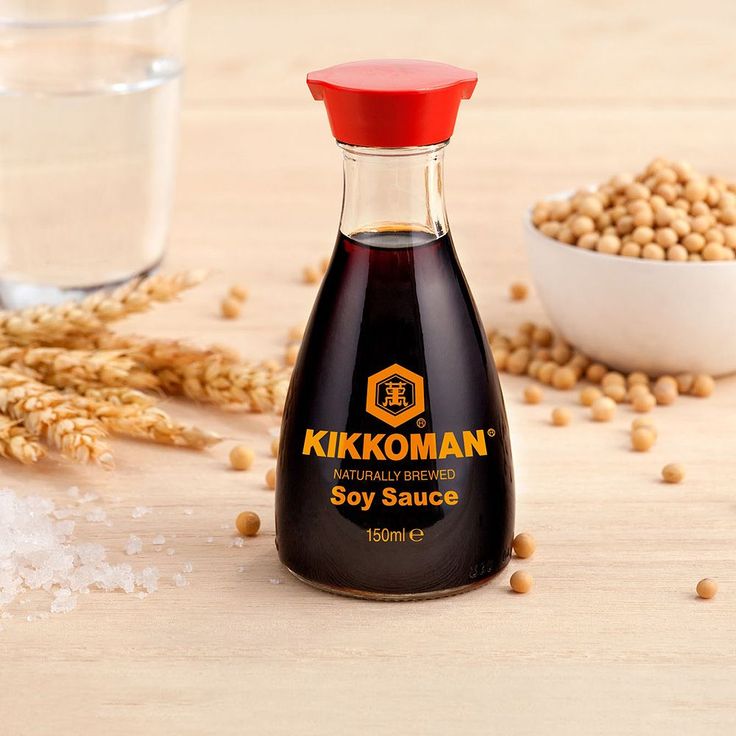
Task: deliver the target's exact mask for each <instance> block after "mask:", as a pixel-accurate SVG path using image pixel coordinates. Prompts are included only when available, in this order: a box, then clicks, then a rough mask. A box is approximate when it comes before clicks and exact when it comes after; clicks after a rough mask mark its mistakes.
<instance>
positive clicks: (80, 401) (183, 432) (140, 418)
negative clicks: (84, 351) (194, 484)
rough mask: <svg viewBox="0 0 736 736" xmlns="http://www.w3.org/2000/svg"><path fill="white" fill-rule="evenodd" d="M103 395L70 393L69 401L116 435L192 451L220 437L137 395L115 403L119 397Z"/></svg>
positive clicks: (216, 441)
mask: <svg viewBox="0 0 736 736" xmlns="http://www.w3.org/2000/svg"><path fill="white" fill-rule="evenodd" d="M103 395H104V394H103ZM103 395H99V394H98V395H95V394H94V392H89V393H88V394H87V395H86V396H78V395H73V396H71V397H70V400H71V401H72V403H73V404H74V406H76V407H77V408H78V409H80V410H82V411H84V412H85V413H86V414H87V416H89V417H90V418H94V419H97V420H98V421H100V422H102V424H104V425H105V426H106V427H107V428H108V429H110V431H112V432H116V433H118V434H124V435H127V436H129V437H136V438H138V439H146V440H152V441H153V442H158V443H160V444H165V445H175V446H177V447H190V448H192V449H195V450H203V449H204V448H206V447H210V446H212V445H214V444H217V443H218V442H220V439H221V438H220V437H218V436H217V435H216V434H213V433H212V432H205V431H204V430H201V429H199V428H198V427H191V426H188V425H185V424H181V423H179V422H177V421H175V420H174V419H172V418H171V417H170V416H169V415H168V414H167V413H166V412H165V411H163V410H162V409H159V408H158V407H157V406H152V405H151V404H145V403H143V402H142V401H139V400H138V397H131V396H128V397H127V398H126V399H123V400H122V401H118V402H116V401H115V398H121V397H113V396H111V395H110V394H108V398H110V399H112V400H105V399H104V398H102V396H103ZM131 399H133V400H131Z"/></svg>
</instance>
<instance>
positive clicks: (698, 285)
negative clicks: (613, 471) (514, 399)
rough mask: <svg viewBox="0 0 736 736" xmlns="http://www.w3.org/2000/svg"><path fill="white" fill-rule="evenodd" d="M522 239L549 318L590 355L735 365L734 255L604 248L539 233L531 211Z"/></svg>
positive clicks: (628, 363)
mask: <svg viewBox="0 0 736 736" xmlns="http://www.w3.org/2000/svg"><path fill="white" fill-rule="evenodd" d="M558 196H565V195H558ZM550 199H552V197H551V198H550ZM524 238H525V241H526V246H527V251H528V254H529V262H530V266H531V271H532V276H533V278H534V283H535V286H536V289H537V293H538V294H539V297H540V299H541V300H542V304H543V305H544V308H545V310H546V311H547V314H548V316H549V318H550V320H551V321H552V325H553V326H554V328H555V330H556V331H557V332H558V333H559V334H561V335H562V336H563V337H564V338H565V340H567V341H568V342H570V343H571V344H572V345H574V346H575V347H576V348H578V349H580V350H581V351H582V352H584V353H585V354H586V355H588V356H589V357H591V358H593V359H594V360H598V361H601V362H602V363H605V364H606V365H608V366H610V367H612V368H616V369H618V370H620V371H626V372H630V371H634V370H642V371H645V372H646V373H648V374H650V375H659V374H662V373H683V372H702V373H710V374H711V375H714V376H718V375H723V374H725V373H733V372H736V261H711V262H697V263H690V262H688V263H679V262H678V263H675V262H671V261H652V260H645V259H643V258H625V257H623V256H611V255H605V254H602V253H597V252H595V251H589V250H585V249H583V248H577V247H575V246H572V245H567V244H565V243H560V242H559V241H557V240H554V239H553V238H550V237H547V236H546V235H543V234H542V233H541V232H540V231H539V230H537V228H536V227H534V225H533V224H532V221H531V211H529V212H527V213H526V215H525V217H524Z"/></svg>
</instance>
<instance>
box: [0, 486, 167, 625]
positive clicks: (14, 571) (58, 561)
mask: <svg viewBox="0 0 736 736" xmlns="http://www.w3.org/2000/svg"><path fill="white" fill-rule="evenodd" d="M68 493H69V496H70V497H71V498H74V499H76V498H77V497H78V496H79V491H78V489H77V490H74V489H70V491H68ZM59 510H61V509H56V507H55V505H54V503H53V502H52V501H50V500H48V499H46V498H41V497H39V496H26V497H22V496H18V495H17V494H16V493H15V492H13V491H11V490H8V489H4V490H0V608H4V607H6V606H9V605H10V604H11V603H13V602H14V601H15V600H16V599H17V598H19V597H20V596H22V595H24V594H25V593H26V592H27V591H29V590H45V591H46V592H48V593H49V594H51V595H52V596H53V600H52V601H51V604H50V608H49V610H50V611H51V613H67V612H69V611H71V610H73V609H74V608H75V606H76V605H77V596H78V594H79V593H87V592H89V590H90V589H92V588H97V589H101V590H107V591H112V590H123V591H125V592H126V593H134V592H136V591H137V590H141V589H142V590H143V591H145V592H147V593H153V592H154V591H155V590H157V588H158V579H159V572H158V570H157V569H156V568H155V567H145V568H143V569H142V570H139V571H136V570H134V569H133V568H132V567H131V566H130V565H128V564H126V563H122V564H115V565H113V564H110V563H109V562H108V560H107V550H106V549H105V548H104V547H103V546H102V545H101V544H95V543H91V542H77V541H72V539H71V537H72V534H73V533H74V531H75V528H74V527H75V523H74V522H73V521H71V520H66V519H65V520H61V521H60V520H59V519H58V517H57V515H56V514H55V513H54V512H55V511H59ZM61 516H62V518H63V517H64V515H63V514H62V515H61ZM104 518H106V516H105V517H104ZM5 613H6V612H3V618H5V615H4V614H5Z"/></svg>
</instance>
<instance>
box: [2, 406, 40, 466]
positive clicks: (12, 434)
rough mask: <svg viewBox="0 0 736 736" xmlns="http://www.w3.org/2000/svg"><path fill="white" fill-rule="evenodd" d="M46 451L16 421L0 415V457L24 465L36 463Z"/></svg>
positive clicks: (35, 438) (33, 436) (36, 438)
mask: <svg viewBox="0 0 736 736" xmlns="http://www.w3.org/2000/svg"><path fill="white" fill-rule="evenodd" d="M45 454H46V450H45V449H44V447H43V445H42V444H41V443H40V442H39V441H38V437H36V436H35V435H33V434H31V433H30V432H29V431H28V430H27V429H26V428H25V427H23V426H22V425H20V424H19V423H18V421H16V420H13V419H11V418H10V417H8V416H5V415H0V456H2V457H5V458H8V459H10V460H18V461H19V462H21V463H23V464H24V465H30V464H31V463H35V462H38V461H39V460H40V459H41V458H42V457H43V456H44V455H45Z"/></svg>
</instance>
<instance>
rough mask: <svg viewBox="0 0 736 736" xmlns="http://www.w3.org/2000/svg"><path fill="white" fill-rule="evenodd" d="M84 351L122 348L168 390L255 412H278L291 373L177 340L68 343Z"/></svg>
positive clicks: (96, 338)
mask: <svg viewBox="0 0 736 736" xmlns="http://www.w3.org/2000/svg"><path fill="white" fill-rule="evenodd" d="M69 344H70V345H74V346H75V347H84V348H85V349H94V348H96V349H103V350H122V351H124V352H125V354H126V355H127V356H129V357H131V358H132V359H133V360H135V361H136V362H137V363H138V364H139V365H140V367H141V368H145V369H146V370H148V371H150V373H151V375H152V376H154V377H155V379H156V381H157V382H158V384H159V387H160V388H161V389H162V390H163V391H165V392H166V393H168V394H172V395H176V396H186V397H188V398H190V399H193V400H194V401H201V402H206V403H211V404H217V405H218V406H223V407H230V408H244V409H246V410H249V411H254V412H265V411H280V410H281V409H282V408H283V405H284V401H285V399H286V391H287V388H288V384H289V375H290V371H289V370H288V369H286V368H281V367H275V366H273V365H271V364H270V363H244V362H241V361H240V359H239V357H238V355H237V354H235V353H234V352H233V351H231V350H229V349H227V348H223V347H211V348H205V349H202V348H197V347H194V346H191V345H187V344H186V343H183V342H181V341H178V340H149V339H147V338H142V337H138V336H136V335H118V334H115V333H111V332H104V333H99V334H97V335H90V336H84V337H82V338H81V339H76V340H74V341H71V342H70V343H69Z"/></svg>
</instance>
